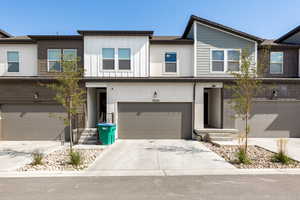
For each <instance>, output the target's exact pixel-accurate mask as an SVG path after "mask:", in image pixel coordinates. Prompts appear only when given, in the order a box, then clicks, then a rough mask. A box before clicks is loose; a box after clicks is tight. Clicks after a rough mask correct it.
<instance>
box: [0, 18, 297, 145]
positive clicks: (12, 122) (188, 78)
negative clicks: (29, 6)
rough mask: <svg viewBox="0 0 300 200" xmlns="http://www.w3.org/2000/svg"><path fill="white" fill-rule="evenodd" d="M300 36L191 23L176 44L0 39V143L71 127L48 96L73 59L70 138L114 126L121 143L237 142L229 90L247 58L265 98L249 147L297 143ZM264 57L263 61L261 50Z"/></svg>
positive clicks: (109, 36) (111, 36) (164, 40)
mask: <svg viewBox="0 0 300 200" xmlns="http://www.w3.org/2000/svg"><path fill="white" fill-rule="evenodd" d="M299 31H300V27H297V28H295V29H294V30H292V31H290V32H288V33H287V34H285V35H284V36H282V37H280V38H279V39H276V40H266V39H262V38H259V37H256V36H253V35H250V34H247V33H244V32H241V31H238V30H235V29H233V28H230V27H227V26H224V25H221V24H218V23H215V22H212V21H209V20H206V19H203V18H200V17H197V16H194V15H192V16H191V17H190V19H189V21H188V23H187V25H186V28H185V30H184V31H183V34H182V35H179V36H156V35H155V34H154V32H153V31H151V30H149V31H137V30H122V31H116V30H114V31H108V30H79V31H78V35H28V36H12V35H10V34H8V33H6V32H5V31H0V138H1V139H2V140H55V139H61V138H65V139H66V140H68V137H64V136H65V133H66V131H67V129H68V127H65V126H64V124H63V122H62V121H61V120H59V119H57V118H53V117H49V113H52V114H56V115H64V114H65V111H64V109H63V107H62V106H61V105H58V104H57V102H55V101H54V99H53V97H54V95H55V94H54V92H53V91H51V90H50V89H47V88H45V87H43V86H42V85H41V84H39V83H45V82H52V81H55V76H56V75H58V74H59V73H60V72H61V71H62V70H63V69H62V67H61V60H60V59H61V58H62V57H64V56H63V55H72V56H77V57H80V66H82V67H83V68H84V71H85V73H84V76H83V77H82V86H83V87H84V88H85V89H86V95H87V96H86V104H85V105H83V107H84V108H83V109H82V114H81V115H80V116H79V117H78V118H77V119H76V123H75V124H76V126H75V127H74V128H84V129H86V130H92V129H94V128H96V124H97V123H99V122H112V123H115V124H116V125H117V131H116V137H117V138H120V139H193V138H195V135H197V134H199V133H200V134H201V133H209V132H230V133H237V132H240V131H241V130H242V129H243V123H242V121H241V119H239V118H237V117H235V116H236V114H235V113H234V111H233V109H232V105H231V104H230V100H231V99H232V98H233V97H232V93H231V91H230V90H229V89H228V88H226V85H230V84H232V83H233V81H234V77H233V76H232V74H231V73H230V72H231V71H236V72H238V71H239V70H240V66H241V53H242V51H243V50H244V49H247V50H248V53H249V57H250V58H251V62H252V65H253V67H256V68H257V67H258V66H260V65H259V64H260V63H261V62H264V63H267V64H266V70H264V73H263V74H262V75H260V76H259V79H261V80H262V82H263V90H262V91H260V92H259V94H258V95H257V97H256V99H255V102H254V106H253V112H252V113H251V120H250V121H251V122H250V123H251V124H252V125H253V126H252V129H251V133H250V135H249V136H250V137H300V125H299V123H297V121H296V120H297V116H298V113H299V111H300V95H299V94H300V90H299V89H300V82H299V81H300V79H299V76H300V70H299V68H300V65H299V56H300V51H299V48H300V33H299ZM265 47H268V48H267V49H268V51H267V56H263V54H264V52H263V49H266V48H265Z"/></svg>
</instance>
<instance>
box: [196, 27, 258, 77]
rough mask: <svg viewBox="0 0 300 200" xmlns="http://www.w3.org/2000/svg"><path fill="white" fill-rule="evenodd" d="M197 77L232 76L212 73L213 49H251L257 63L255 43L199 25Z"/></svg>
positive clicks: (250, 51)
mask: <svg viewBox="0 0 300 200" xmlns="http://www.w3.org/2000/svg"><path fill="white" fill-rule="evenodd" d="M196 48H197V76H230V75H229V74H220V73H217V74H216V73H211V72H210V50H211V49H218V48H220V49H249V54H250V56H251V57H252V58H253V63H254V62H255V59H254V58H255V42H252V41H249V40H246V39H243V38H241V37H238V36H234V35H231V34H229V33H225V32H222V31H219V30H216V29H213V28H210V27H207V26H205V25H201V24H198V25H197V47H196Z"/></svg>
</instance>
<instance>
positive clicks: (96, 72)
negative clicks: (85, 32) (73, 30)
mask: <svg viewBox="0 0 300 200" xmlns="http://www.w3.org/2000/svg"><path fill="white" fill-rule="evenodd" d="M102 48H115V49H117V48H130V49H131V70H117V69H118V68H117V66H116V69H115V70H103V69H102ZM116 53H117V52H116V51H115V54H116ZM115 59H117V55H115ZM84 60H85V63H84V69H85V76H87V77H147V76H149V38H148V36H84Z"/></svg>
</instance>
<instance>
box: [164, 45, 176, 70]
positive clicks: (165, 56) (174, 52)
mask: <svg viewBox="0 0 300 200" xmlns="http://www.w3.org/2000/svg"><path fill="white" fill-rule="evenodd" d="M167 53H175V54H176V62H166V54H167ZM163 60H164V66H163V74H165V75H177V74H178V71H179V66H178V52H177V51H165V52H164V53H163ZM167 63H175V64H176V72H167V71H166V67H167V65H166V64H167Z"/></svg>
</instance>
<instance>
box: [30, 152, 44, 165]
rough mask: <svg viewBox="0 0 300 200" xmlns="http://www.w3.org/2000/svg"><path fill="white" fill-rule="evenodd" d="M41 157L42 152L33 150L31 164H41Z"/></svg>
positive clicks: (42, 155)
mask: <svg viewBox="0 0 300 200" xmlns="http://www.w3.org/2000/svg"><path fill="white" fill-rule="evenodd" d="M43 158H44V154H43V153H41V152H39V151H35V152H33V153H32V163H31V165H42V164H43Z"/></svg>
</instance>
